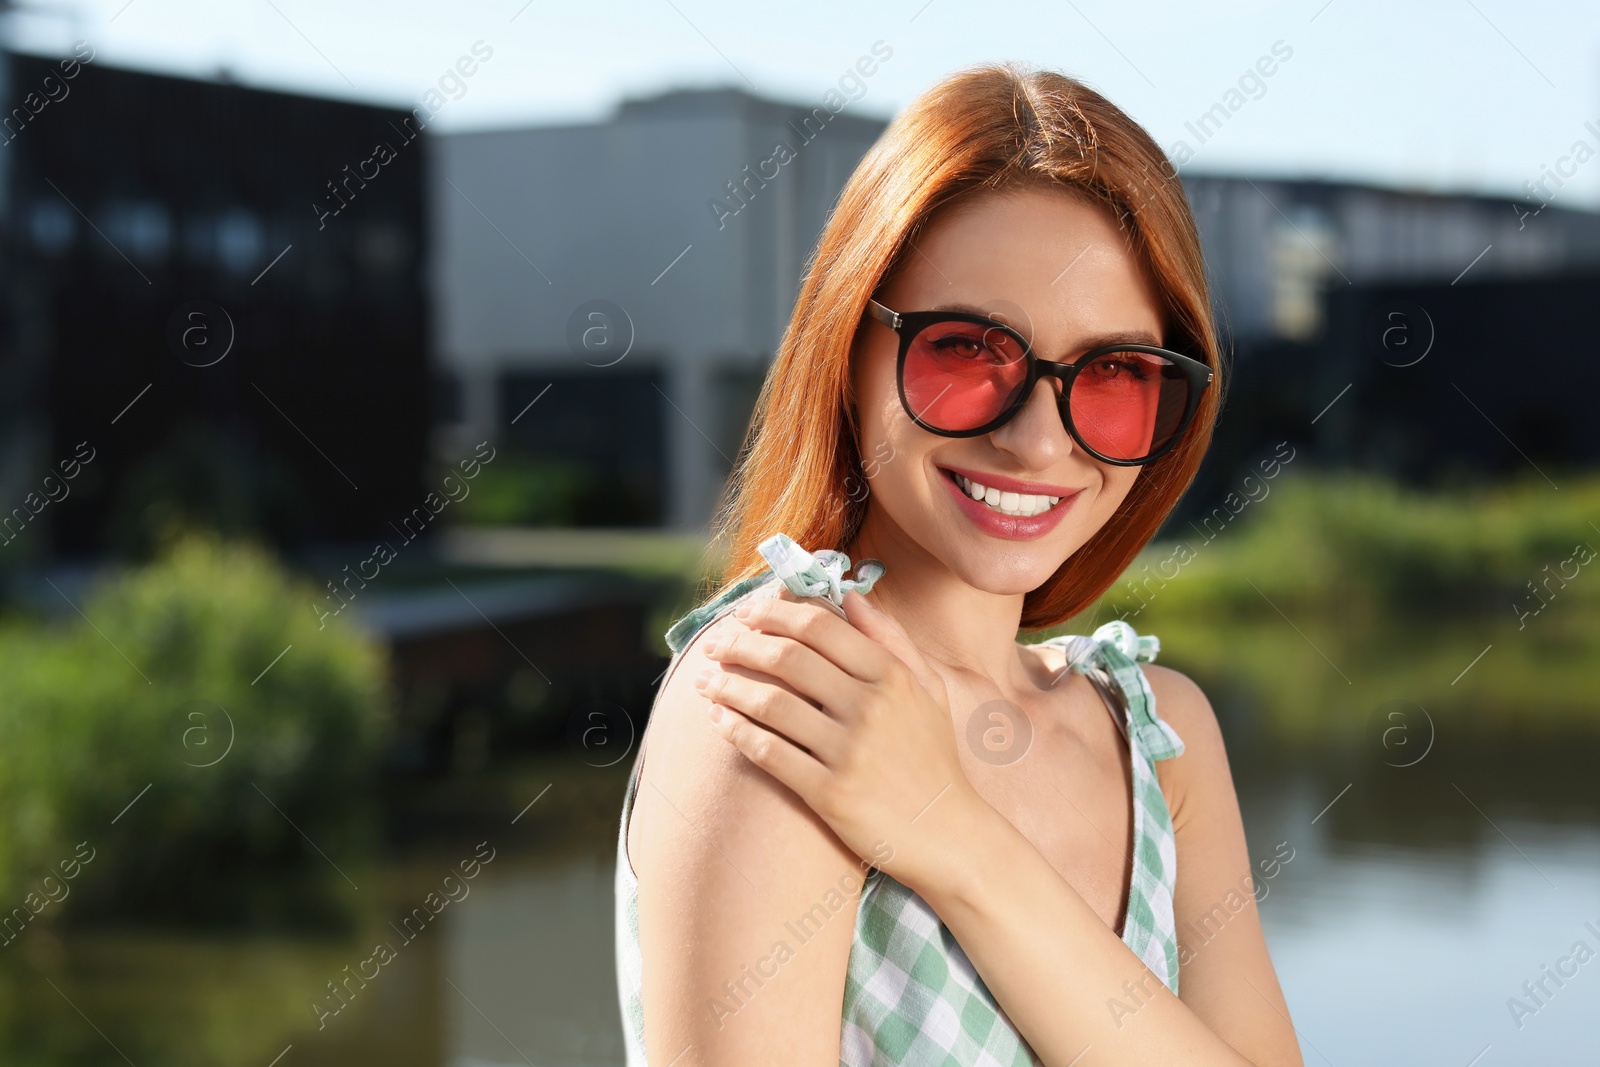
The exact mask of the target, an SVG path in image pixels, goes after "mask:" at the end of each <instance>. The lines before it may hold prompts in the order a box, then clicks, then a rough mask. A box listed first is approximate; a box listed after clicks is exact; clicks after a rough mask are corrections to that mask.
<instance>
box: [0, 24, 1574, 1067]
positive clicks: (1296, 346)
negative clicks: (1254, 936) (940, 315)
mask: <svg viewBox="0 0 1600 1067" xmlns="http://www.w3.org/2000/svg"><path fill="white" fill-rule="evenodd" d="M1597 46H1600V10H1597V9H1595V8H1593V7H1592V5H1587V6H1586V5H1581V4H1579V3H1576V2H1547V3H1534V4H1531V5H1512V4H1510V3H1509V2H1507V0H1459V2H1457V0H1448V2H1446V0H1439V2H1422V3H1417V4H1410V5H1405V6H1403V7H1402V6H1397V5H1393V4H1384V5H1380V4H1376V3H1372V2H1370V0H1305V2H1295V3H1264V2H1231V3H1219V4H1210V5H1205V6H1204V7H1203V8H1196V7H1194V6H1193V5H1184V4H1176V3H1167V2H1146V3H1138V4H1123V5H1113V4H1110V3H1106V2H1103V0H1082V2H1081V3H1073V2H1070V0H1069V2H1068V3H1066V4H1064V5H1056V4H1044V3H1034V2H1015V3H1007V4H999V5H985V6H982V7H979V6H975V5H973V4H971V3H964V2H961V0H906V2H903V3H901V2H896V3H892V4H888V3H885V4H876V5H866V6H863V5H845V4H842V3H812V4H806V5H776V6H770V7H767V8H765V9H760V10H752V9H751V7H750V5H740V4H733V3H727V2H722V0H637V2H626V3H617V4H613V5H608V6H605V7H600V6H586V7H582V8H579V7H577V6H562V5H554V4H549V3H546V2H545V0H504V2H494V3H474V4H459V5H444V4H424V3H419V2H415V0H395V2H390V3H385V4H382V5H379V4H376V3H362V2H357V0H317V2H312V0H227V2H220V0H212V2H207V3H200V2H199V0H107V2H103V3H102V2H90V0H76V2H50V0H34V2H29V3H20V2H18V3H10V4H6V5H4V10H3V14H0V96H3V99H4V109H3V111H0V271H3V277H4V279H5V284H4V286H3V287H0V375H3V381H4V388H3V389H0V442H3V445H0V594H3V613H0V680H3V685H0V753H3V757H0V807H3V810H4V812H5V817H4V818H3V819H0V893H3V898H0V984H3V986H4V990H3V994H0V1060H3V1061H4V1062H5V1063H7V1064H18V1065H45V1064H50V1065H54V1064H73V1065H76V1064H111V1063H123V1062H128V1063H137V1064H145V1063H155V1062H159V1063H164V1064H169V1065H177V1067H181V1065H188V1064H196V1065H198V1064H221V1065H234V1064H239V1065H247V1064H248V1065H262V1067H266V1065H269V1064H281V1065H282V1067H301V1065H311V1064H330V1065H331V1064H347V1063H378V1062H382V1063H387V1064H394V1065H417V1067H491V1065H502V1064H514V1063H528V1064H538V1065H540V1067H545V1065H585V1067H587V1065H596V1067H598V1065H617V1064H620V1063H621V1062H622V1043H621V1027H620V1016H619V1013H618V1008H617V1000H616V985H615V978H614V974H613V955H612V952H613V931H612V877H613V873H614V862H615V856H616V845H617V819H618V816H619V814H620V806H621V799H622V787H623V783H624V780H625V777H626V774H627V771H628V769H629V767H630V765H631V763H632V760H633V755H634V753H635V751H636V748H635V746H636V742H637V739H638V736H639V732H640V731H641V730H642V728H643V726H644V722H645V719H646V717H647V714H648V710H649V705H650V700H651V697H652V694H653V690H654V686H655V683H656V680H657V679H658V677H659V675H660V673H661V671H662V669H663V668H664V667H665V665H666V656H665V653H666V649H665V645H664V642H663V641H662V638H661V635H662V633H663V632H664V630H665V629H666V627H667V625H668V624H669V623H670V621H671V620H672V619H673V618H675V617H676V615H677V614H679V613H681V612H682V611H684V610H686V609H687V608H688V607H689V606H691V604H692V603H693V598H694V595H695V577H696V568H697V565H698V564H699V562H700V560H701V557H702V552H703V549H704V547H705V528H706V522H707V520H708V518H709V515H710V510H711V508H712V505H713V502H714V500H715V497H716V493H717V491H718V488H719V486H720V484H721V481H722V479H723V478H724V477H725V476H726V474H727V472H728V470H729V468H730V466H731V463H732V457H733V456H734V455H735V454H736V453H737V450H738V448H739V443H740V439H741V435H742V433H743V431H744V428H745V426H746V424H747V421H748V416H749V412H750V408H751V404H752V403H753V400H754V397H755V393H756V391H757V389H758V388H759V385H760V381H761V378H762V375H763V373H764V370H765V367H766V366H767V364H768V362H769V361H770V359H771V357H772V354H773V351H774V349H775V347H776V345H777V343H778V340H779V337H780V335H781V332H782V329H783V326H784V323H785V321H786V319H787V317H788V315H789V312H790V309H791V306H792V303H793V299H794V294H795V292H796V288H797V285H798V280H799V278H800V277H801V274H802V272H803V270H804V264H805V258H806V256H807V254H808V252H809V250H810V248H811V246H812V244H813V242H814V240H815V238H816V236H817V234H818V232H819V230H820V228H821V226H822V223H823V220H824V219H825V217H826V214H827V212H828V210H829V207H830V205H831V204H832V202H833V200H834V198H835V196H836V195H837V193H838V192H839V189H840V188H841V186H842V185H843V183H844V181H845V179H846V178H847V176H848V175H849V173H850V172H851V169H852V168H853V167H854V165H855V164H856V162H857V161H858V160H859V159H860V157H861V155H862V154H863V153H864V152H865V151H866V150H867V148H868V147H869V146H870V145H871V144H872V143H873V141H874V139H875V138H876V137H877V136H878V135H879V133H880V132H881V131H882V129H883V128H884V125H885V123H886V122H887V120H888V119H889V118H890V117H892V116H893V115H894V114H895V113H896V112H897V110H898V109H900V108H901V107H903V106H904V105H905V104H906V103H907V102H908V101H909V100H911V99H912V98H913V97H914V96H915V95H916V94H917V93H918V92H919V91H921V90H922V89H923V88H925V87H926V86H928V85H930V84H932V83H933V82H934V81H936V80H938V79H939V78H940V77H942V76H943V75H945V74H947V73H949V72H951V71H952V70H955V69H957V68H959V67H961V66H964V65H967V64H971V63H976V62H980V61H989V60H997V59H1015V60H1020V61H1023V62H1026V63H1031V64H1035V65H1041V66H1047V67H1053V68H1056V69H1060V70H1064V71H1066V72H1068V73H1071V74H1074V75H1076V76H1078V77H1081V78H1083V79H1085V80H1086V81H1088V82H1089V83H1091V84H1092V85H1094V86H1096V87H1097V88H1099V89H1100V90H1101V91H1103V92H1105V93H1106V94H1107V95H1108V96H1110V97H1111V99H1112V100H1114V101H1115V102H1117V103H1118V104H1120V105H1121V106H1123V107H1124V108H1125V109H1127V110H1128V111H1129V112H1130V113H1131V114H1132V115H1133V116H1134V117H1135V118H1136V119H1138V120H1139V121H1141V122H1142V123H1144V124H1145V125H1146V126H1147V128H1148V129H1149V130H1150V131H1151V133H1152V135H1154V136H1155V137H1156V139H1157V140H1158V141H1159V142H1160V143H1161V144H1162V145H1163V146H1164V147H1165V148H1166V149H1167V150H1168V152H1169V154H1170V156H1171V157H1172V159H1173V161H1174V164H1175V165H1176V166H1177V167H1178V168H1179V173H1180V176H1181V178H1182V180H1183V182H1184V185H1185V187H1186V189H1187V191H1188V193H1189V196H1190V199H1191V202H1192V204H1193V207H1194V212H1195V216H1196V218H1197V220H1198V223H1199V226H1200V229H1201V232H1202V236H1203V239H1204V242H1205V250H1206V255H1207V259H1208V266H1209V270H1210V272H1211V276H1212V280H1213V284H1214V287H1215V288H1214V292H1215V298H1216V311H1217V315H1218V317H1219V320H1220V322H1221V323H1222V324H1223V327H1224V330H1225V334H1226V336H1227V339H1228V345H1229V348H1230V351H1231V358H1232V360H1233V363H1234V377H1233V381H1232V383H1231V386H1230V391H1229V393H1228V396H1227V402H1226V406H1225V410H1224V412H1223V416H1222V421H1221V424H1220V426H1219V428H1218V434H1217V438H1216V442H1215V445H1214V446H1213V448H1212V451H1211V454H1210V456H1209V458H1208V460H1207V463H1206V466H1205V468H1204V469H1203V471H1202V473H1201V476H1200V478H1199V480H1198V481H1197V483H1196V484H1195V486H1194V488H1193V489H1192V490H1191V491H1190V493H1189V494H1188V495H1187V496H1186V498H1185V500H1184V501H1183V504H1182V506H1181V508H1180V510H1179V511H1178V512H1177V513H1176V514H1175V515H1174V516H1173V518H1172V520H1171V522H1170V523H1169V524H1168V526H1167V527H1166V528H1165V529H1164V530H1163V531H1162V533H1161V535H1160V536H1159V538H1158V539H1157V541H1156V542H1155V543H1154V544H1153V545H1152V546H1151V547H1150V549H1149V550H1148V551H1147V553H1146V554H1145V556H1144V557H1142V558H1141V559H1140V560H1139V561H1138V562H1137V563H1136V564H1135V565H1134V566H1133V567H1132V568H1130V569H1129V571H1128V573H1127V574H1126V575H1125V576H1124V578H1123V579H1122V580H1120V581H1119V582H1118V583H1117V584H1116V586H1115V587H1114V588H1113V589H1112V590H1111V591H1110V592H1109V593H1108V594H1107V596H1106V597H1105V598H1104V600H1103V601H1102V602H1101V603H1100V604H1099V605H1097V606H1096V607H1095V609H1094V610H1093V611H1092V612H1089V613H1087V614H1086V615H1085V616H1084V617H1083V618H1081V619H1078V620H1074V621H1073V622H1072V623H1071V624H1070V625H1069V626H1067V627H1064V628H1063V629H1064V630H1067V631H1071V632H1084V633H1087V632H1089V630H1090V629H1092V628H1093V627H1094V626H1096V625H1098V624H1099V623H1101V622H1104V621H1107V620H1109V619H1111V618H1116V617H1121V618H1126V619H1128V620H1129V621H1130V622H1132V623H1133V624H1134V625H1135V626H1136V627H1137V628H1138V629H1139V630H1140V631H1141V632H1154V633H1156V634H1158V635H1160V637H1161V638H1162V641H1163V651H1162V655H1161V662H1163V663H1167V664H1170V665H1172V666H1174V667H1177V668H1179V669H1181V670H1184V671H1186V672H1188V673H1190V674H1191V675H1192V676H1193V677H1195V678H1196V679H1197V680H1198V681H1199V682H1200V683H1201V684H1202V686H1203V687H1204V688H1205V689H1206V691H1207V693H1208V694H1209V695H1210V697H1211V699H1212V702H1213V703H1214V705H1215V706H1216V708H1217V711H1218V715H1219V717H1220V718H1221V720H1222V723H1223V726H1224V730H1225V732H1226V734H1227V741H1228V746H1229V751H1230V755H1231V759H1232V767H1233V773H1234V776H1235V779H1236V782H1237V786H1238V790H1239V793H1240V797H1241V802H1242V804H1243V807H1244V814H1245V819H1246V830H1247V833H1248V837H1249V844H1250V851H1251V855H1252V858H1253V859H1254V860H1257V861H1259V862H1260V863H1261V864H1262V866H1260V867H1258V869H1259V870H1262V871H1265V870H1267V869H1268V867H1267V866H1266V864H1268V863H1269V862H1271V861H1274V860H1275V861H1276V863H1275V864H1273V866H1272V867H1271V868H1270V869H1271V870H1272V874H1271V876H1270V878H1268V879H1267V880H1265V881H1264V882H1263V888H1264V891H1265V895H1264V897H1263V899H1262V903H1261V911H1262V915H1263V921H1264V923H1265V925H1266V929H1267V934H1268V937H1269V940H1270V944H1271V948H1272V952H1273V956H1274V959H1275V961H1276V963H1277V967H1278V971H1279V975H1280V978H1281V979H1282V982H1283V985H1284V988H1285V992H1286V994H1287V996H1288V1000H1289V1004H1290V1006H1291V1008H1292V1010H1293V1012H1294V1019H1295V1023H1296V1026H1297V1028H1298V1031H1299V1033H1300V1039H1301V1044H1302V1048H1303V1051H1304V1054H1305V1058H1306V1061H1307V1062H1308V1063H1326V1064H1340V1065H1344V1064H1374V1065H1378V1064H1406V1065H1412V1064H1417V1063H1441V1064H1463V1065H1464V1064H1469V1063H1470V1064H1485V1065H1487V1064H1525V1063H1540V1064H1542V1063H1550V1062H1588V1061H1590V1060H1592V1059H1593V1057H1594V1055H1595V1054H1594V1050H1593V1036H1594V1029H1593V1020H1594V1019H1595V1017H1596V1012H1597V1009H1600V964H1589V965H1586V964H1587V961H1588V960H1589V959H1590V957H1592V956H1593V955H1595V953H1596V952H1597V951H1600V791H1597V790H1596V787H1595V784H1594V783H1595V777H1594V766H1595V759H1596V756H1597V754H1600V696H1597V695H1596V694H1597V689H1600V628H1597V627H1596V625H1595V623H1596V620H1597V614H1596V611H1597V608H1600V574H1597V573H1595V570H1596V569H1595V568H1591V567H1589V566H1588V564H1589V563H1590V562H1591V561H1592V560H1593V559H1594V557H1595V554H1596V547H1595V546H1597V545H1600V471H1597V466H1596V463H1597V459H1600V434H1597V433H1596V430H1595V417H1594V414H1593V412H1594V409H1595V401H1596V396H1597V390H1600V360H1597V359H1596V355H1595V343H1596V330H1595V307H1596V298H1597V296H1600V214H1597V213H1596V209H1597V207H1600V163H1596V162H1592V160H1593V158H1594V157H1595V156H1596V154H1597V153H1600V47H1597ZM780 144H782V145H785V146H787V147H788V149H789V152H788V153H786V154H784V153H777V152H775V149H776V147H777V146H778V145H780ZM780 155H781V156H784V158H783V159H782V160H781V161H779V159H778V157H779V156H780ZM808 547H822V546H808ZM1285 857H1290V858H1289V859H1288V860H1287V861H1285V859H1284V858H1285ZM380 944H381V945H382V946H384V949H383V950H379V949H377V948H376V947H375V946H378V945H380ZM1591 972H1592V973H1591Z"/></svg>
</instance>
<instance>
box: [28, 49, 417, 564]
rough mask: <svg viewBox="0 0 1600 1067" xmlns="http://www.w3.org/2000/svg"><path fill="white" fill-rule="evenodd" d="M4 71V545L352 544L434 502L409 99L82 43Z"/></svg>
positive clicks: (69, 549)
mask: <svg viewBox="0 0 1600 1067" xmlns="http://www.w3.org/2000/svg"><path fill="white" fill-rule="evenodd" d="M0 74H3V77H0V87H3V92H4V94H5V99H6V101H7V104H6V110H5V112H4V113H3V114H0V166H3V171H0V220H3V230H0V248H3V262H4V268H3V269H4V272H5V282H6V284H5V297H4V299H3V301H0V309H3V312H0V313H3V315H4V326H3V329H0V336H3V341H0V381H3V382H4V388H3V389H0V435H3V441H4V446H3V448H0V456H3V457H4V459H3V464H0V492H3V493H4V499H3V504H0V513H3V514H4V515H5V516H7V517H8V518H9V521H8V524H7V525H6V527H5V535H4V536H3V537H0V540H4V542H5V544H6V545H7V546H8V550H9V551H10V553H11V554H12V555H13V556H19V557H20V556H21V555H23V554H42V553H45V552H47V551H48V550H49V549H50V548H53V549H55V550H56V551H57V552H61V553H66V554H69V555H80V554H82V555H90V554H99V553H101V552H104V551H107V550H113V549H126V550H133V551H137V550H139V549H140V548H141V547H146V546H147V545H148V543H149V542H150V541H151V540H152V539H153V538H155V537H158V536H160V534H161V531H162V530H163V529H164V528H167V527H169V526H171V525H172V524H174V523H177V522H181V521H183V520H184V519H185V518H189V519H201V520H204V521H207V522H209V523H211V524H212V525H215V526H218V527H220V528H222V529H224V530H244V529H253V530H261V531H264V532H266V533H267V534H269V535H270V536H271V537H273V538H274V539H275V540H277V541H278V542H279V543H283V544H291V545H292V544H295V543H300V542H307V541H318V542H326V541H344V540H358V539H365V538H368V537H371V536H374V535H377V534H378V533H380V532H387V531H388V530H389V523H390V522H391V521H397V520H399V519H401V518H402V517H404V516H406V515H409V514H410V513H411V512H412V510H413V509H414V508H416V507H418V506H419V505H421V504H422V502H423V498H424V496H425V493H426V490H425V488H424V485H423V474H424V467H425V463H426V461H427V454H426V442H427V426H428V424H429V421H430V411H429V407H428V403H429V396H428V384H429V383H428V376H427V358H426V343H427V342H426V336H427V328H428V312H427V309H428V299H427V292H426V290H425V287H424V280H423V274H422V264H423V262H424V260H425V258H426V255H427V240H426V230H425V225H424V206H423V175H424V159H425V157H426V154H427V152H428V150H429V147H430V146H429V143H428V140H427V139H426V138H424V137H422V136H421V135H420V132H421V131H420V130H418V129H417V128H416V126H417V120H416V118H415V116H414V115H413V114H412V113H410V112H406V111H401V110H397V109H391V108H379V107H369V106H364V105H358V104H350V103H342V102H335V101H330V100H318V99H313V98H310V97H305V96H297V95H294V94H289V93H281V92H267V91H263V90H259V89H250V88H245V87H242V86H239V85H233V84H227V83H224V82H214V81H202V80H193V79H187V78H175V77H165V76H160V75H154V74H146V73H139V72H135V71H129V70H117V69H112V68H109V67H107V66H105V64H104V63H103V62H102V61H101V60H99V59H97V58H96V57H95V56H94V53H93V49H92V48H90V47H89V46H87V45H82V44H80V49H79V52H78V53H77V54H75V55H74V56H70V57H67V58H65V59H57V58H47V57H40V56H30V55H11V56H7V57H4V62H3V70H0ZM380 145H384V146H388V150H387V151H382V150H380V149H379V148H378V146H380ZM90 454H92V459H88V460H86V461H85V456H87V455H90ZM64 463H68V464H76V465H77V466H75V467H68V468H63V466H62V465H63V464H64ZM67 469H72V470H74V475H73V476H72V477H70V478H68V477H63V475H64V474H65V472H66V470H67ZM47 477H49V479H50V480H49V481H48V482H47V481H46V480H45V479H46V478H47Z"/></svg>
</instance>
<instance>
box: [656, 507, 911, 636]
mask: <svg viewBox="0 0 1600 1067" xmlns="http://www.w3.org/2000/svg"><path fill="white" fill-rule="evenodd" d="M757 550H758V551H759V552H760V553H761V555H762V558H764V559H765V560H766V561H767V564H768V567H769V570H768V572H767V573H765V574H754V575H751V576H750V577H749V578H746V579H744V580H743V581H740V582H736V583H734V584H733V585H732V586H730V587H729V588H727V589H726V590H724V591H723V592H722V593H721V594H720V595H719V596H717V597H715V598H713V599H712V600H710V601H709V602H707V603H705V604H703V605H701V606H700V607H698V608H696V609H694V610H693V611H691V612H689V614H687V615H685V616H684V617H683V618H681V619H679V620H678V621H677V622H675V623H673V624H672V628H671V629H670V630H668V631H667V647H668V648H670V649H671V650H672V651H673V652H674V653H678V652H682V651H683V650H684V649H685V648H687V647H688V646H689V642H690V641H692V640H694V636H695V634H697V633H699V632H700V631H701V630H703V629H705V627H706V626H707V625H708V624H709V623H710V622H711V621H712V620H713V619H715V618H716V617H717V616H718V615H720V614H722V612H723V611H724V610H725V609H726V608H727V607H728V606H729V605H730V604H732V603H733V602H734V601H735V600H738V599H739V598H741V597H743V596H744V595H745V594H747V593H749V592H750V591H751V590H753V589H756V588H758V587H760V586H763V585H766V584H767V583H768V582H770V581H772V580H773V578H777V579H778V580H779V581H780V582H782V583H783V585H784V587H785V588H787V589H788V590H789V591H790V592H791V593H793V594H794V595H795V596H802V597H822V598H823V599H825V600H827V601H828V603H830V604H832V605H833V606H834V607H836V608H840V609H841V610H842V609H843V607H844V595H845V594H846V593H848V592H850V590H852V589H854V590H855V591H856V592H858V593H860V594H861V595H863V596H865V595H866V594H868V593H870V592H871V591H872V587H873V585H874V584H876V583H877V581H878V579H879V578H882V577H883V574H884V566H883V564H882V563H880V562H879V561H878V560H875V559H864V560H862V561H861V562H860V563H858V564H856V576H855V577H854V578H846V577H845V576H844V575H845V572H846V571H848V570H849V569H850V557H849V556H847V555H845V554H844V553H843V552H835V551H834V550H833V549H827V548H825V549H821V550H819V551H816V552H807V551H806V550H805V549H803V548H801V547H800V546H799V545H798V544H796V543H795V542H794V540H793V539H792V538H790V537H789V536H788V535H786V534H775V535H773V536H772V537H769V538H767V539H766V540H765V541H763V542H761V544H760V545H759V546H757Z"/></svg>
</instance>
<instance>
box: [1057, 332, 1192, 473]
mask: <svg viewBox="0 0 1600 1067" xmlns="http://www.w3.org/2000/svg"><path fill="white" fill-rule="evenodd" d="M1189 391H1190V390H1189V379H1188V377H1187V376H1186V375H1184V373H1183V371H1182V370H1180V369H1179V367H1178V365H1177V364H1176V363H1174V362H1173V361H1172V360H1170V359H1167V358H1166V357H1165V356H1158V355H1156V354H1154V353H1152V352H1135V351H1116V352H1107V353H1105V354H1103V355H1099V356H1096V357H1095V358H1094V359H1093V360H1092V361H1090V363H1089V364H1088V365H1087V366H1085V367H1084V368H1083V369H1082V370H1080V371H1079V372H1078V375H1077V377H1076V378H1074V379H1073V382H1072V392H1071V395H1070V400H1069V405H1070V410H1071V413H1072V425H1073V426H1074V427H1075V428H1076V429H1077V431H1078V435H1079V436H1080V437H1082V438H1083V441H1084V443H1085V444H1087V445H1088V446H1089V447H1090V448H1092V449H1094V450H1095V451H1096V452H1098V453H1100V454H1101V455H1102V456H1105V457H1106V458H1107V459H1118V460H1136V459H1143V458H1144V457H1146V456H1148V455H1150V454H1151V453H1153V452H1158V451H1160V450H1161V449H1162V448H1164V447H1166V446H1167V445H1168V444H1169V443H1171V441H1172V439H1173V438H1174V437H1176V436H1177V434H1178V430H1179V427H1180V424H1181V423H1182V422H1183V416H1184V413H1185V412H1186V411H1188V410H1189Z"/></svg>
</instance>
